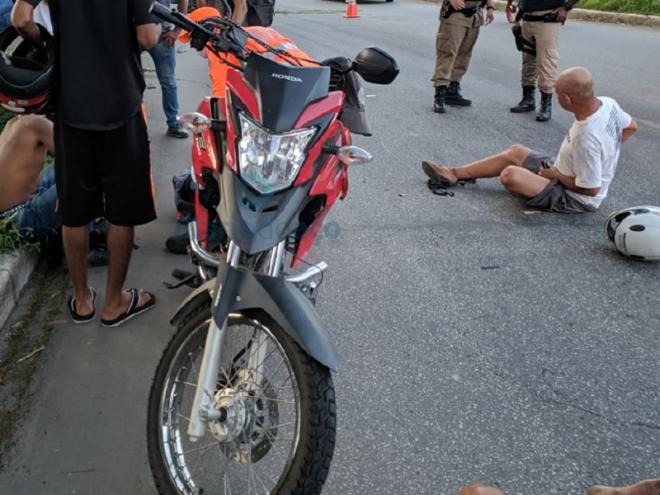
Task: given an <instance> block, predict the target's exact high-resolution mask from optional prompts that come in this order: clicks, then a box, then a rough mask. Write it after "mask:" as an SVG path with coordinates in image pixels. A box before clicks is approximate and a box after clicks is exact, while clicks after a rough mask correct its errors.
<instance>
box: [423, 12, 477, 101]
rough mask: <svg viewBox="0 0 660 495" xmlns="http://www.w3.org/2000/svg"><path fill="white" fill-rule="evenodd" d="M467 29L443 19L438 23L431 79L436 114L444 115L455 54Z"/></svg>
mask: <svg viewBox="0 0 660 495" xmlns="http://www.w3.org/2000/svg"><path fill="white" fill-rule="evenodd" d="M454 15H460V14H454ZM467 29H468V28H466V27H464V26H455V25H453V24H448V23H447V21H446V20H444V19H442V20H441V21H440V26H439V28H438V33H437V35H436V38H435V51H436V56H435V71H434V73H433V79H432V81H433V86H434V87H435V96H434V102H433V111H434V112H436V113H445V96H446V94H447V87H448V86H449V83H450V82H451V81H450V77H451V73H452V70H453V69H454V62H455V60H456V54H457V53H458V50H459V48H460V46H461V43H462V42H463V39H464V38H465V32H466V30H467Z"/></svg>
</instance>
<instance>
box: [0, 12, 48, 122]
mask: <svg viewBox="0 0 660 495" xmlns="http://www.w3.org/2000/svg"><path fill="white" fill-rule="evenodd" d="M37 26H38V27H39V30H40V31H41V39H42V40H43V41H44V44H43V45H41V46H38V45H35V44H34V43H32V42H30V41H28V40H26V39H24V38H23V37H22V36H21V35H20V34H19V33H18V31H16V29H15V28H14V27H12V26H10V27H9V28H7V29H5V30H4V31H3V32H2V33H0V105H2V107H3V108H5V109H6V110H8V111H10V112H13V113H35V112H38V111H39V110H41V109H42V108H43V107H44V106H45V105H46V103H48V100H49V98H50V95H51V87H52V82H53V68H54V64H55V48H54V40H53V37H52V36H51V35H50V33H49V32H48V31H47V30H46V28H44V27H43V26H41V25H40V24H37Z"/></svg>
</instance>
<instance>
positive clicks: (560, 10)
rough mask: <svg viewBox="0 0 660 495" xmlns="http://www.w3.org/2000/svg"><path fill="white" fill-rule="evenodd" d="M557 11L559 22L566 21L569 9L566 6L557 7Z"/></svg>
mask: <svg viewBox="0 0 660 495" xmlns="http://www.w3.org/2000/svg"><path fill="white" fill-rule="evenodd" d="M555 12H556V13H557V22H561V23H562V24H563V23H564V21H566V17H568V11H567V10H566V7H557V8H556V9H555Z"/></svg>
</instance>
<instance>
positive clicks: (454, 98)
mask: <svg viewBox="0 0 660 495" xmlns="http://www.w3.org/2000/svg"><path fill="white" fill-rule="evenodd" d="M445 103H446V104H447V105H455V106H458V107H469V106H470V105H472V100H468V99H467V98H463V95H462V94H461V85H460V84H459V83H458V82H456V81H452V82H450V83H449V87H448V88H447V96H446V97H445Z"/></svg>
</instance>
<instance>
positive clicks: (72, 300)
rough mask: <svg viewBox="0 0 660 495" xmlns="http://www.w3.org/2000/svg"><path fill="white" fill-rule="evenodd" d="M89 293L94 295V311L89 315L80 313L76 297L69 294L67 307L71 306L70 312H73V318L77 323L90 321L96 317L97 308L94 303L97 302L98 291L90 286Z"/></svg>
mask: <svg viewBox="0 0 660 495" xmlns="http://www.w3.org/2000/svg"><path fill="white" fill-rule="evenodd" d="M89 293H90V295H91V296H92V312H91V313H90V314H88V315H81V314H78V312H77V311H76V298H75V297H73V296H69V299H68V300H67V307H68V308H69V313H70V314H71V319H72V320H73V322H74V323H76V324H81V323H89V322H90V321H92V320H93V319H94V318H95V317H96V308H94V303H95V302H96V291H95V290H94V288H93V287H90V288H89Z"/></svg>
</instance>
